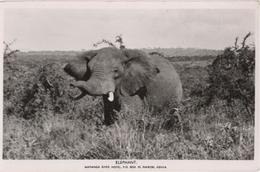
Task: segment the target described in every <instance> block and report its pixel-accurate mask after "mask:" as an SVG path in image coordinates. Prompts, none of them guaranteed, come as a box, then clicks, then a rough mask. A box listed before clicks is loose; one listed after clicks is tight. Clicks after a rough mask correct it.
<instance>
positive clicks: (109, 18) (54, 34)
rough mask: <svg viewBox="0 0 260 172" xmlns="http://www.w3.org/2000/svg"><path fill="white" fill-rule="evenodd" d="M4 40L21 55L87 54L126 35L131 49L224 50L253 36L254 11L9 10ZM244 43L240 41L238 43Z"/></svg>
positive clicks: (127, 43)
mask: <svg viewBox="0 0 260 172" xmlns="http://www.w3.org/2000/svg"><path fill="white" fill-rule="evenodd" d="M4 14H5V15H4V16H5V17H4V19H5V20H4V38H5V39H4V40H5V41H6V42H7V43H8V42H11V41H13V40H17V41H16V42H15V43H14V44H13V45H12V48H14V49H19V50H21V51H27V52H28V51H82V50H89V49H96V48H95V47H93V44H94V43H96V42H98V41H101V40H102V39H106V40H110V41H111V40H115V36H117V35H122V38H123V41H124V43H125V45H126V47H128V48H133V49H134V48H138V49H141V48H151V47H154V48H159V47H161V48H185V49H187V48H194V49H210V50H223V49H224V48H226V47H228V46H232V45H234V41H235V38H236V37H237V36H238V37H239V38H240V39H241V38H243V37H244V36H245V35H246V34H247V33H248V32H252V33H253V36H251V37H250V38H249V42H251V43H254V39H255V38H254V33H255V12H254V11H253V10H250V9H152V10H151V9H114V10H111V9H110V10H109V9H6V10H5V11H4ZM239 42H240V41H239Z"/></svg>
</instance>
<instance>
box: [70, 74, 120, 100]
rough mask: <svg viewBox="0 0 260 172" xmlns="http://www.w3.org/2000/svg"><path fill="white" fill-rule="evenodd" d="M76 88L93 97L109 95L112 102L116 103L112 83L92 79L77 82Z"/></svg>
mask: <svg viewBox="0 0 260 172" xmlns="http://www.w3.org/2000/svg"><path fill="white" fill-rule="evenodd" d="M74 86H76V87H78V88H79V89H80V90H81V91H82V92H84V93H86V94H89V95H92V96H101V95H107V97H108V100H109V101H110V102H113V101H114V91H115V86H114V84H113V83H112V82H109V81H103V80H100V79H97V78H95V77H90V78H89V80H87V81H77V82H76V83H75V84H74Z"/></svg>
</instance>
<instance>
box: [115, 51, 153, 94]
mask: <svg viewBox="0 0 260 172" xmlns="http://www.w3.org/2000/svg"><path fill="white" fill-rule="evenodd" d="M123 53H124V55H125V56H126V57H127V60H125V61H124V69H125V70H124V74H123V76H122V78H121V81H120V84H119V88H120V92H121V94H123V95H130V96H133V95H135V94H137V93H138V91H139V90H141V89H143V88H145V86H146V84H147V83H148V82H150V81H151V80H152V78H153V77H154V76H155V75H156V73H157V70H156V68H155V67H154V66H153V65H152V64H151V63H150V62H149V59H148V57H147V55H146V54H145V53H143V52H141V51H138V50H124V51H123Z"/></svg>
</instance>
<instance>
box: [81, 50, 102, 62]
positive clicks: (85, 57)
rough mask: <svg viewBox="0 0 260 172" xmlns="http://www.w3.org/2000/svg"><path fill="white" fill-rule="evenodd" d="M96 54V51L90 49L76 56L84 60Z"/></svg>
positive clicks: (88, 59)
mask: <svg viewBox="0 0 260 172" xmlns="http://www.w3.org/2000/svg"><path fill="white" fill-rule="evenodd" d="M96 55H97V51H95V50H91V51H87V52H84V53H82V54H80V55H79V56H78V58H79V59H80V60H85V61H87V62H88V61H90V60H91V59H92V58H93V57H95V56H96Z"/></svg>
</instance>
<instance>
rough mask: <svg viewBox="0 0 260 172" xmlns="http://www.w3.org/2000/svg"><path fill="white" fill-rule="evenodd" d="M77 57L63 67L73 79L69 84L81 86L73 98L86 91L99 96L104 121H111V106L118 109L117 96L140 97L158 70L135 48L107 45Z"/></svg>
mask: <svg viewBox="0 0 260 172" xmlns="http://www.w3.org/2000/svg"><path fill="white" fill-rule="evenodd" d="M80 58H81V59H83V61H81V63H69V64H67V65H66V66H65V67H64V71H65V72H66V73H67V74H69V75H71V76H73V77H74V78H75V79H76V80H77V81H76V82H74V83H72V84H71V85H72V86H74V87H77V88H79V89H80V90H81V94H80V95H79V96H77V97H75V99H80V98H81V97H83V96H85V95H86V94H88V95H93V96H103V100H104V108H105V123H106V124H110V123H112V122H111V121H112V117H111V113H112V111H113V109H116V110H119V109H120V103H119V101H120V100H119V99H118V97H120V96H133V95H139V96H140V97H141V98H143V97H144V96H145V87H146V85H147V84H148V83H149V82H150V81H151V80H152V79H153V78H154V76H156V74H157V73H158V72H159V69H158V68H156V67H155V66H154V65H153V63H151V62H150V59H149V58H148V56H147V55H146V54H145V53H144V52H142V51H139V50H129V49H117V48H112V47H109V48H103V49H99V50H94V51H89V52H85V53H83V54H82V55H81V56H80ZM109 111H110V112H109Z"/></svg>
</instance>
